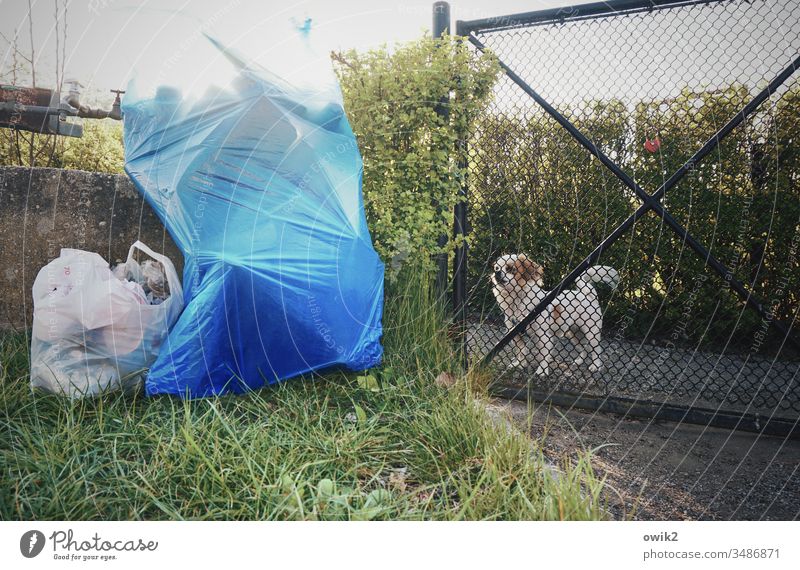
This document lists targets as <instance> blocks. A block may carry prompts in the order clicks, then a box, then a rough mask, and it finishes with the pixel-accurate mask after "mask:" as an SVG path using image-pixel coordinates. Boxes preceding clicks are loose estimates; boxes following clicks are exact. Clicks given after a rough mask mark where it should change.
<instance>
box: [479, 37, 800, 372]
mask: <svg viewBox="0 0 800 570" xmlns="http://www.w3.org/2000/svg"><path fill="white" fill-rule="evenodd" d="M467 39H468V40H469V41H470V43H472V44H473V45H474V46H475V47H476V48H477V49H478V50H480V51H481V52H485V51H486V49H487V47H486V45H485V44H483V43H482V42H481V41H480V40H478V38H477V37H475V36H474V35H473V34H470V35H468V36H467ZM498 64H499V65H500V67H501V68H502V69H503V71H504V72H505V73H506V75H507V76H508V78H509V79H511V80H512V81H513V82H514V83H516V84H517V86H519V87H520V88H521V89H522V90H523V91H525V93H527V94H528V95H529V96H530V97H531V98H533V100H534V101H536V103H537V104H539V105H540V106H541V107H542V108H543V109H544V110H545V112H547V113H548V114H549V115H550V116H551V117H552V118H553V119H555V120H556V121H557V122H558V123H559V124H560V125H561V126H562V127H564V129H566V130H567V131H568V132H569V133H570V135H572V137H573V138H575V139H576V140H577V141H578V143H579V144H581V146H583V147H584V148H586V149H587V150H588V151H589V152H590V153H591V154H592V155H594V156H595V157H597V158H598V159H599V160H600V161H601V163H602V164H603V165H604V166H606V167H607V168H608V169H609V170H611V172H612V173H613V174H614V175H615V176H617V178H619V179H620V180H621V181H622V182H623V183H624V184H625V185H626V186H627V187H628V188H630V189H631V190H632V191H633V192H634V193H635V194H636V196H637V197H638V198H639V199H640V200H641V201H642V205H641V206H639V208H638V209H637V210H636V211H635V212H634V213H633V214H632V215H631V216H630V217H629V218H628V219H626V220H625V221H624V222H622V224H620V225H619V226H618V227H617V228H616V229H615V230H614V231H613V232H612V233H611V234H609V235H608V236H607V237H606V238H605V239H604V240H603V241H602V242H601V243H600V245H598V246H597V247H596V248H595V249H594V250H593V251H592V252H591V253H590V254H589V255H588V256H587V257H586V258H585V259H584V260H583V261H581V263H580V264H578V266H577V267H575V269H573V270H572V271H571V272H570V273H569V274H568V275H567V276H566V277H564V278H563V279H562V280H561V282H560V283H559V284H558V285H557V286H556V287H555V288H554V289H553V290H551V291H550V292H549V293H548V294H547V295H546V296H545V297H544V299H542V301H541V302H540V303H539V304H538V305H537V306H536V307H534V308H533V310H531V312H530V313H528V315H527V316H526V317H525V318H524V319H522V320H521V321H520V322H519V323H517V324H516V325H515V326H514V327H513V328H512V329H511V330H510V331H508V332H507V333H506V335H505V336H503V338H502V339H500V341H498V342H497V344H496V345H495V346H494V347H493V348H492V349H491V350H490V351H489V352H488V353H487V354H486V355H485V356H484V357H483V359H482V362H483V363H484V364H485V363H487V362H489V361H490V360H492V359H493V358H494V357H495V356H496V355H497V353H498V352H500V351H501V350H502V349H503V348H504V347H505V346H506V345H507V344H508V343H509V342H510V341H511V340H512V339H513V338H514V337H515V336H517V335H518V334H520V333H522V332H523V331H524V330H525V329H526V327H527V325H528V324H530V323H531V321H533V319H535V318H536V317H537V316H538V315H539V314H540V313H541V312H542V311H543V310H544V309H545V308H546V307H547V306H548V305H549V304H550V303H552V302H553V300H555V298H556V297H557V296H558V295H559V294H560V293H561V292H562V291H563V290H564V289H565V288H567V287H569V286H570V285H572V284H573V283H574V282H575V280H576V279H577V278H578V277H579V276H580V275H581V274H582V273H583V272H584V271H586V269H588V268H589V267H590V266H591V265H593V264H594V263H595V262H596V261H597V260H598V259H599V257H600V255H601V254H602V252H603V251H604V250H605V249H606V248H608V247H609V246H610V245H611V244H613V243H614V242H615V241H617V240H618V239H619V238H620V237H621V236H622V235H623V234H624V233H625V232H626V231H627V230H628V229H629V228H630V227H631V226H633V225H634V224H635V223H636V221H637V220H639V218H641V217H642V216H643V215H644V214H645V213H647V211H648V210H653V211H654V212H655V213H656V214H658V215H659V216H660V217H661V218H662V219H663V220H664V221H665V222H666V223H667V225H669V226H670V228H671V229H672V230H673V231H674V232H675V233H676V234H678V235H679V236H680V237H681V238H682V239H683V241H684V243H686V244H688V245H689V247H691V248H692V249H693V250H694V251H695V252H696V253H697V254H698V255H700V256H701V257H702V258H703V259H704V260H705V263H706V265H708V266H709V267H711V268H712V269H713V270H714V271H716V272H717V273H718V274H720V275H721V276H722V277H723V278H724V279H725V280H726V281H727V282H728V284H729V286H730V288H731V289H733V290H734V291H735V292H736V293H737V295H738V296H739V297H740V298H741V299H742V300H743V301H744V302H745V304H746V305H748V306H750V307H751V308H753V309H754V310H756V311H757V312H758V313H759V314H760V315H761V316H762V318H764V319H765V320H767V321H769V322H772V325H773V326H774V327H775V328H776V329H778V330H779V331H780V332H781V333H782V334H783V335H784V338H786V339H788V340H789V342H790V343H791V344H793V345H794V346H795V347H797V348H800V342H799V341H797V340H796V339H794V338H793V337H791V336H790V335H789V332H790V331H789V329H788V328H786V327H785V326H784V325H783V323H781V322H779V321H773V319H772V316H771V315H770V314H769V313H768V311H767V309H766V308H765V307H764V303H763V302H761V301H760V300H758V299H757V298H755V297H754V296H753V295H752V293H751V292H749V291H748V290H747V288H746V287H745V286H744V285H743V284H742V283H741V282H740V281H739V280H738V279H736V278H735V277H733V275H732V272H731V270H730V269H728V268H727V267H726V266H725V265H724V264H723V263H722V262H720V261H719V260H717V259H716V258H715V257H714V256H713V255H711V252H710V251H709V250H708V249H706V248H705V246H703V245H702V244H701V243H700V242H699V241H697V240H696V239H695V238H694V237H693V236H692V235H691V234H690V233H689V232H688V231H687V230H686V229H685V228H683V226H681V225H680V223H679V222H678V221H677V220H675V218H674V217H673V216H672V215H671V214H670V213H669V212H668V211H666V210H665V209H664V207H663V205H662V204H661V199H662V198H663V196H664V195H665V194H666V192H667V191H669V190H670V189H672V188H673V187H674V186H675V185H676V184H677V183H678V182H679V181H680V180H681V179H683V177H684V176H686V174H687V173H689V172H691V171H692V170H693V169H694V167H695V165H696V164H697V163H698V162H699V161H700V160H702V159H703V158H705V157H706V156H707V155H708V154H709V153H711V151H713V150H714V149H715V148H716V147H717V146H718V145H719V143H720V142H721V141H722V140H723V139H724V138H725V137H726V136H728V135H729V134H730V133H731V132H732V131H733V130H734V129H735V128H736V127H737V126H739V125H740V124H741V123H742V122H743V121H744V120H745V119H746V118H747V117H748V116H749V115H750V114H752V113H753V112H754V111H755V110H756V109H757V108H758V107H759V105H761V103H763V102H764V101H765V100H766V99H767V98H769V96H770V95H771V94H772V93H774V92H775V91H776V90H777V89H778V88H779V87H780V86H781V85H782V84H783V83H784V82H785V81H786V80H787V79H788V78H789V77H791V76H792V74H793V73H794V72H795V71H796V70H797V68H798V67H800V57H797V58H796V59H795V60H794V61H793V62H792V63H791V64H790V65H789V66H788V67H786V68H785V69H784V70H783V71H782V72H781V73H779V74H778V75H777V76H776V77H775V78H774V79H773V80H772V81H771V82H770V83H769V84H768V85H767V86H766V87H765V88H764V89H763V90H762V91H761V92H759V93H758V95H756V96H755V97H754V98H753V99H752V100H751V101H750V102H749V103H748V104H747V105H746V106H745V107H744V108H743V109H742V111H741V112H739V113H737V114H736V115H735V116H734V117H732V118H731V119H730V121H728V123H726V124H725V125H724V126H723V127H722V128H721V129H720V130H719V131H717V132H716V133H715V134H714V135H713V136H712V137H711V138H710V139H709V140H708V141H706V143H705V144H704V145H703V146H702V147H701V148H700V149H699V150H698V151H697V152H696V153H695V154H694V155H692V157H691V158H690V159H689V160H687V161H686V162H685V163H684V164H683V166H681V168H679V169H678V170H677V171H676V172H675V173H674V174H673V175H672V176H671V177H670V178H669V179H668V180H667V181H666V182H665V183H664V184H662V185H661V187H659V188H658V190H656V192H654V193H653V194H652V195H651V194H648V193H647V192H645V191H644V190H643V189H642V188H641V187H640V186H639V185H638V184H637V183H636V182H635V181H634V180H633V179H632V178H631V177H630V176H629V175H628V174H627V173H626V172H625V171H623V170H622V169H621V168H620V167H619V166H618V165H617V164H616V163H615V162H614V161H613V160H611V159H610V158H609V157H608V156H607V155H606V154H605V153H603V152H602V151H601V150H600V149H599V148H597V145H595V144H594V143H593V142H592V141H590V140H589V139H588V138H587V137H586V136H585V135H584V134H583V133H581V132H580V130H578V129H577V128H576V127H575V125H573V124H572V123H571V122H570V121H569V120H568V119H567V118H566V117H564V116H563V115H562V114H561V113H559V112H558V110H556V109H555V108H554V107H553V106H552V105H550V104H549V103H548V102H547V101H545V100H544V99H543V98H542V97H541V96H540V95H539V94H538V93H537V92H536V91H535V90H534V89H533V88H531V87H530V85H528V84H527V83H526V82H525V81H524V80H523V79H522V78H521V77H520V76H519V75H517V74H516V73H515V72H514V70H512V69H511V68H510V67H509V66H508V65H507V64H506V63H505V62H503V61H502V60H500V59H499V58H498Z"/></svg>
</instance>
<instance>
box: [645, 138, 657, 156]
mask: <svg viewBox="0 0 800 570" xmlns="http://www.w3.org/2000/svg"><path fill="white" fill-rule="evenodd" d="M660 148H661V139H660V138H658V137H656V138H654V139H645V141H644V149H645V150H646V151H647V152H657V151H658V149H660Z"/></svg>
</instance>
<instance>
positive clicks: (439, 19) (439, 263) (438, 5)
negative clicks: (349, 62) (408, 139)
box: [431, 2, 450, 298]
mask: <svg viewBox="0 0 800 570" xmlns="http://www.w3.org/2000/svg"><path fill="white" fill-rule="evenodd" d="M449 33H450V4H448V3H447V2H434V3H433V22H432V26H431V35H432V36H433V38H434V39H438V38H441V37H442V36H443V35H446V34H449ZM448 103H449V101H448V100H447V98H443V99H442V100H441V101H440V102H439V107H438V109H437V113H438V114H439V115H440V116H442V117H443V118H444V119H445V120H447V118H448V117H449V115H450V108H449V106H448ZM437 207H438V205H437ZM447 241H448V237H447V234H442V235H440V236H439V240H438V245H439V247H440V248H443V247H444V246H445V245H447ZM447 265H448V256H447V254H446V253H439V254H437V255H436V268H437V270H436V295H437V297H439V298H443V297H444V295H445V293H446V291H447V273H448V267H447Z"/></svg>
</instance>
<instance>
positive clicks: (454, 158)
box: [333, 37, 499, 276]
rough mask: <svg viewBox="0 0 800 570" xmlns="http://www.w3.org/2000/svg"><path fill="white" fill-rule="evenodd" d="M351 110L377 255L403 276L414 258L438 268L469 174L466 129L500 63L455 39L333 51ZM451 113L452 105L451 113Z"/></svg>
mask: <svg viewBox="0 0 800 570" xmlns="http://www.w3.org/2000/svg"><path fill="white" fill-rule="evenodd" d="M333 57H334V61H335V62H336V69H337V72H338V75H339V79H340V81H341V85H342V91H343V94H344V101H345V108H346V110H347V114H348V117H349V119H350V123H351V125H352V126H353V131H354V132H355V134H356V137H357V139H358V144H359V148H360V150H361V154H362V157H363V160H364V180H363V194H364V202H365V209H366V215H367V220H368V221H369V224H370V230H371V232H372V238H373V242H374V244H375V248H376V249H377V251H378V253H379V254H380V255H381V257H382V258H383V259H384V261H386V262H387V264H388V269H389V275H390V276H391V275H394V274H396V272H397V270H398V269H399V267H400V266H402V265H403V264H404V263H406V262H407V261H410V260H411V259H410V258H420V259H423V260H424V264H425V266H426V267H428V268H432V267H433V264H432V262H431V259H430V257H431V255H433V254H436V253H439V252H447V251H452V249H453V247H454V242H453V240H448V243H447V244H446V245H445V246H443V247H441V246H439V245H438V244H437V240H438V238H439V236H440V235H443V234H444V235H450V234H451V233H452V229H451V228H452V222H453V215H452V212H453V206H454V205H455V204H456V201H457V200H458V190H459V188H460V185H461V180H462V177H463V175H464V172H463V169H462V168H460V167H459V160H458V159H459V154H458V149H457V141H458V138H459V132H460V131H459V129H464V128H466V126H467V125H469V124H471V122H472V121H473V120H474V119H475V118H477V116H478V114H479V113H480V112H481V111H482V109H483V108H484V106H485V105H486V103H487V101H488V100H489V98H490V96H491V92H492V86H493V84H494V82H495V80H496V78H497V74H498V71H499V68H498V66H497V64H496V62H495V60H494V58H492V57H491V56H475V55H474V54H473V53H472V52H471V51H470V50H469V49H468V48H467V47H466V46H465V45H463V44H462V43H461V42H460V41H458V40H456V39H454V38H449V37H447V38H443V39H441V40H433V39H431V38H423V39H422V40H420V41H416V42H412V43H408V44H404V45H402V46H398V47H397V48H396V49H395V50H394V51H392V52H390V51H388V50H387V49H386V48H384V49H380V50H375V51H370V52H368V53H357V52H355V51H348V52H344V53H335V54H333ZM442 110H447V111H449V115H448V116H444V115H443V114H442Z"/></svg>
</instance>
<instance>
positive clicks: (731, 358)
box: [454, 0, 800, 436]
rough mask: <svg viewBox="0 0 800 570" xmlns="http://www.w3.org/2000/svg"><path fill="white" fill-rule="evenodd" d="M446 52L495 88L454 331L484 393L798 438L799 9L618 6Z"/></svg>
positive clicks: (475, 34) (514, 18)
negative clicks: (470, 59)
mask: <svg viewBox="0 0 800 570" xmlns="http://www.w3.org/2000/svg"><path fill="white" fill-rule="evenodd" d="M456 34H457V35H460V36H465V37H466V38H467V41H469V42H470V44H471V45H472V46H474V48H475V49H476V50H479V51H485V50H490V51H491V52H493V53H494V54H495V55H496V56H497V58H498V59H499V61H500V65H501V67H502V70H503V72H504V73H503V75H502V77H501V79H500V81H499V83H498V85H497V86H496V88H495V94H494V95H495V96H494V100H493V102H492V103H491V105H490V107H489V108H488V109H487V110H486V112H485V113H483V115H482V117H481V118H480V119H479V120H478V121H477V122H476V124H475V125H474V127H473V130H472V132H470V133H469V134H468V135H465V137H464V142H463V144H464V145H466V147H467V151H468V156H469V164H468V176H467V179H466V183H465V187H464V192H465V194H466V201H465V203H464V205H463V206H460V207H457V209H456V220H455V226H456V231H457V232H459V231H465V232H466V233H467V234H468V235H469V245H468V246H467V247H466V248H464V249H462V250H460V251H458V252H457V254H456V267H455V275H454V301H455V307H456V314H457V315H459V316H460V319H461V320H462V324H463V327H464V333H465V334H464V346H465V350H466V352H467V354H468V356H469V358H470V359H471V360H472V361H479V360H482V361H483V362H484V363H486V364H488V365H489V366H490V367H491V369H492V370H493V371H494V377H495V378H497V384H496V387H495V390H496V391H497V392H498V393H500V394H503V395H505V396H507V397H515V396H522V397H529V398H533V399H536V400H539V401H544V402H552V403H556V404H560V405H568V406H575V407H580V408H589V409H598V410H603V411H611V412H615V413H620V414H625V415H637V416H646V417H653V418H659V419H671V420H677V421H686V422H693V423H700V424H706V425H718V426H725V427H731V428H739V429H747V430H753V431H759V432H763V433H769V434H776V435H791V436H798V435H800V434H799V433H798V429H797V424H798V418H800V385H799V382H800V378H799V374H798V373H799V372H800V341H799V340H798V339H799V338H800V335H798V332H797V331H796V330H795V328H796V323H797V316H798V315H797V313H798V310H799V309H800V299H799V297H800V142H798V141H800V81H798V77H800V73H795V70H796V69H797V67H798V66H800V57H798V56H800V2H797V0H700V1H698V0H686V1H676V0H649V1H643V0H617V1H612V2H601V3H595V4H586V5H582V6H577V7H570V8H560V9H555V10H544V11H539V12H531V13H525V14H515V15H511V16H503V17H497V18H489V19H484V20H474V21H459V22H458V23H457V28H456ZM522 254H524V255H522ZM614 286H616V287H614Z"/></svg>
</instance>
